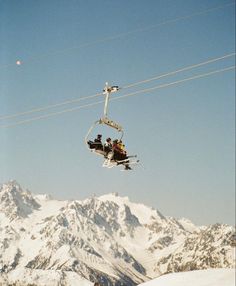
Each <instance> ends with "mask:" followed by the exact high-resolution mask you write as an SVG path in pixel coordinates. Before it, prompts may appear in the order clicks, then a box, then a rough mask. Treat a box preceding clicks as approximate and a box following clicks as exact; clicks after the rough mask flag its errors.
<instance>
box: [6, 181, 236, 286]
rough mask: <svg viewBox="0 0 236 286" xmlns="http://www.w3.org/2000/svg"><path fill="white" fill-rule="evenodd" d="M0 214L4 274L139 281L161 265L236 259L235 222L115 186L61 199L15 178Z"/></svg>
mask: <svg viewBox="0 0 236 286" xmlns="http://www.w3.org/2000/svg"><path fill="white" fill-rule="evenodd" d="M0 221H1V225H0V273H2V274H3V276H4V277H7V278H6V279H8V278H9V277H10V276H11V273H13V272H12V271H15V272H16V271H17V269H18V268H21V269H22V268H24V269H26V270H25V271H26V272H27V271H31V272H32V273H33V272H34V271H36V270H37V271H59V272H60V273H61V275H62V273H67V272H68V271H69V272H73V273H75V274H76V275H77V276H76V277H77V279H79V278H78V277H81V279H85V280H87V281H96V280H99V281H100V282H101V283H102V285H138V284H140V283H142V282H145V281H148V280H150V279H152V278H155V277H157V276H159V275H161V274H163V273H169V272H176V271H177V272H178V271H184V270H186V269H187V270H193V269H206V268H214V267H233V265H234V263H235V262H234V261H235V258H234V257H233V250H234V248H235V234H234V228H233V227H231V226H227V225H220V224H216V225H213V226H210V227H205V226H204V227H198V226H195V225H194V224H193V223H192V222H191V221H189V220H187V219H181V220H177V219H175V218H172V217H166V216H164V215H163V214H161V213H160V212H159V211H158V210H155V209H154V208H150V207H148V206H145V205H143V204H137V203H133V202H130V200H129V198H128V197H120V196H119V195H118V194H117V193H113V194H112V193H111V194H107V195H103V196H100V197H93V198H88V199H85V200H82V201H80V200H74V201H58V200H55V199H52V198H51V197H50V196H48V195H33V194H32V193H31V192H29V191H27V190H26V191H25V190H23V189H22V188H21V186H20V185H19V184H18V183H17V182H16V181H11V182H8V183H6V184H3V185H2V186H0ZM203 238H204V239H205V240H203ZM209 238H210V239H209ZM200 241H203V243H202V244H201V243H200ZM29 250H30V251H29ZM209 257H210V258H209ZM55 273H56V272H55ZM32 275H33V274H32ZM50 275H51V274H50ZM63 275H64V274H63ZM19 279H20V278H19ZM22 279H23V278H22ZM22 279H21V280H22ZM58 279H59V278H58ZM60 279H62V278H60ZM0 281H1V280H0ZM65 283H66V282H65ZM88 283H89V282H88ZM65 285H70V284H65ZM88 285H89V284H88Z"/></svg>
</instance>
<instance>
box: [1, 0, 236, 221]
mask: <svg viewBox="0 0 236 286" xmlns="http://www.w3.org/2000/svg"><path fill="white" fill-rule="evenodd" d="M214 8H215V9H214ZM234 11H235V3H234V1H230V0H229V1H225V0H224V1H223V0H221V1H220V0H199V1H195V0H178V1H174V0H165V1H164V0H149V1H141V0H129V1H124V0H121V1H108V0H101V1H95V0H94V1H92V0H89V1H80V0H67V1H66V0H57V1H56V0H50V1H46V0H42V1H30V0H21V1H18V0H10V1H9V0H1V1H0V117H3V116H6V115H11V114H15V113H19V112H24V111H27V110H31V109H34V108H38V107H42V106H48V105H51V104H56V103H60V102H64V101H67V100H71V99H76V98H80V97H84V96H89V95H93V94H96V93H99V92H101V91H102V89H103V87H104V84H105V82H106V81H108V82H109V83H111V84H112V85H120V86H125V85H128V84H131V83H135V82H139V81H141V80H144V79H148V78H151V77H155V76H158V75H161V74H164V73H169V72H171V71H175V70H178V69H180V68H183V67H186V66H190V65H194V64H198V63H200V62H204V61H207V60H209V59H213V58H218V57H221V56H223V55H226V54H230V53H233V52H234V51H235V36H234V35H235V12H234ZM17 60H20V61H21V62H22V64H21V65H16V61H17ZM234 64H235V57H229V58H225V59H224V60H221V61H217V62H214V63H211V64H208V65H205V66H202V67H198V68H195V69H193V70H188V71H185V72H183V73H178V74H176V75H172V76H168V77H165V78H162V79H159V80H156V81H152V82H150V83H147V84H143V85H139V86H136V87H135V88H133V89H131V88H130V89H127V90H123V91H122V90H121V91H120V92H119V93H117V96H118V95H123V94H127V93H129V92H133V91H134V90H141V89H146V88H150V87H153V86H157V85H162V84H165V83H171V82H174V81H178V80H181V79H184V78H188V77H192V76H195V75H198V74H203V73H208V72H211V71H214V70H219V69H222V68H227V67H229V66H232V65H234ZM234 96H235V72H234V70H231V71H226V72H221V73H217V74H214V75H211V76H206V77H203V78H199V79H195V80H190V81H187V82H183V83H181V84H177V85H172V86H169V87H166V88H160V89H155V90H153V91H149V92H145V93H142V94H139V95H136V96H130V97H126V98H123V99H120V100H116V101H111V102H110V106H109V115H110V117H111V118H112V119H114V120H116V121H117V122H118V123H120V124H121V125H122V126H123V127H124V130H125V135H124V143H125V144H126V147H127V149H128V151H129V153H131V154H137V155H138V156H139V159H140V161H141V164H140V165H139V166H137V167H136V168H135V171H133V172H120V171H119V169H117V168H114V169H105V168H102V167H101V165H102V158H100V157H98V156H95V155H93V154H91V153H90V152H88V150H87V149H86V146H85V144H84V136H85V134H86V133H87V131H88V129H89V127H90V126H91V125H92V123H93V122H94V121H95V120H97V119H99V118H100V117H101V116H102V112H103V105H102V104H98V105H94V106H91V107H88V108H84V109H80V110H77V111H74V112H68V113H64V114H61V115H58V116H54V117H50V118H47V119H43V120H37V121H34V122H30V123H27V124H22V125H18V126H14V127H8V128H6V127H0V182H1V183H4V182H6V181H8V180H10V179H16V180H17V181H18V182H19V183H20V184H21V185H22V186H23V187H26V188H28V189H29V190H31V191H32V192H34V193H49V194H51V195H52V196H54V197H56V198H59V199H84V198H87V197H91V196H92V195H93V194H96V195H102V194H105V193H110V192H118V193H119V194H120V195H122V196H128V197H129V198H130V199H131V200H132V201H135V202H140V203H144V204H147V205H149V206H152V207H154V208H157V209H158V210H159V211H161V212H162V213H163V214H164V215H169V216H174V217H176V218H181V217H186V218H189V219H190V220H192V221H193V222H194V223H196V224H210V223H216V222H220V223H228V224H233V223H234V197H235V195H234V194H235V193H234V192H235V180H234V175H235V161H234V158H235V149H234V145H235V144H234V143H235V140H234V138H235V137H234V134H235V131H234V127H235V126H234V124H235V123H234V118H235V97H234ZM101 99H103V97H102V96H101ZM101 99H100V98H99V97H98V98H94V99H91V100H90V101H83V102H77V103H73V104H69V105H65V106H61V107H57V108H53V109H51V110H46V111H44V112H41V113H33V114H28V115H25V116H20V117H17V118H12V119H0V125H1V126H5V125H9V124H11V123H15V122H18V121H20V120H24V119H29V118H32V117H35V116H39V115H46V114H48V113H49V112H57V111H60V110H63V109H67V108H73V107H76V106H79V105H81V104H86V103H93V102H95V101H97V100H101ZM96 132H98V133H102V134H104V137H106V136H108V135H110V136H112V137H113V138H114V137H115V136H117V135H116V134H115V133H114V132H113V131H111V133H110V131H109V130H108V129H107V128H99V129H98V130H97V131H95V133H96ZM95 133H94V135H95Z"/></svg>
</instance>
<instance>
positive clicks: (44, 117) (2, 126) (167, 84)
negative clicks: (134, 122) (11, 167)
mask: <svg viewBox="0 0 236 286" xmlns="http://www.w3.org/2000/svg"><path fill="white" fill-rule="evenodd" d="M233 69H235V65H234V66H230V67H227V68H222V69H218V70H214V71H211V72H208V73H203V74H199V75H195V76H192V77H188V78H185V79H182V80H178V81H174V82H170V83H166V84H162V85H158V86H154V87H151V88H146V89H143V90H139V91H135V92H132V93H129V94H125V95H120V96H117V97H112V98H111V99H110V100H118V99H122V98H125V97H129V96H134V95H137V94H140V93H144V92H150V91H153V90H156V89H161V88H165V87H168V86H172V85H176V84H180V83H183V82H187V81H190V80H194V79H198V78H203V77H206V76H210V75H213V74H217V73H221V72H226V71H230V70H233ZM102 103H104V101H103V100H101V101H97V102H94V103H90V104H85V105H80V106H77V107H74V108H70V109H65V110H62V111H58V112H53V113H49V114H46V115H42V116H38V117H33V118H29V119H26V120H21V121H17V122H15V123H12V124H7V125H0V128H9V127H13V126H17V125H23V124H26V123H29V122H32V121H37V120H41V119H46V118H49V117H52V116H56V115H60V114H63V113H68V112H72V111H77V110H79V109H83V108H87V107H91V106H95V105H98V104H102Z"/></svg>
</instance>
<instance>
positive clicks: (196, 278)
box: [140, 269, 235, 286]
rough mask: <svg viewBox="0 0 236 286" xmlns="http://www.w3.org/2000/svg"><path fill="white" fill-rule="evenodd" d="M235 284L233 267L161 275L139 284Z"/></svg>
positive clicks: (198, 285) (193, 285) (178, 285)
mask: <svg viewBox="0 0 236 286" xmlns="http://www.w3.org/2000/svg"><path fill="white" fill-rule="evenodd" d="M141 285H142V286H190V285H191V286H235V270H234V269H208V270H198V271H189V272H181V273H172V274H168V275H163V276H161V277H159V278H157V279H154V280H152V281H149V282H146V283H142V284H140V286H141Z"/></svg>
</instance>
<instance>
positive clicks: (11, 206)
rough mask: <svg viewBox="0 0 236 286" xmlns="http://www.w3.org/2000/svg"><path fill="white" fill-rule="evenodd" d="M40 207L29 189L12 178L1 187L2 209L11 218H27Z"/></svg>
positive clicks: (0, 203) (0, 202) (0, 204)
mask: <svg viewBox="0 0 236 286" xmlns="http://www.w3.org/2000/svg"><path fill="white" fill-rule="evenodd" d="M39 207H40V204H39V203H37V202H36V200H35V199H34V197H33V195H32V194H31V192H30V191H28V190H23V189H22V188H21V186H20V184H19V183H18V182H17V181H15V180H11V181H9V182H8V183H5V184H3V185H2V186H1V187H0V211H1V212H3V213H4V214H5V216H6V217H8V218H9V219H10V220H15V219H19V218H25V217H27V216H28V215H29V214H30V213H32V211H33V210H36V209H38V208H39Z"/></svg>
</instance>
